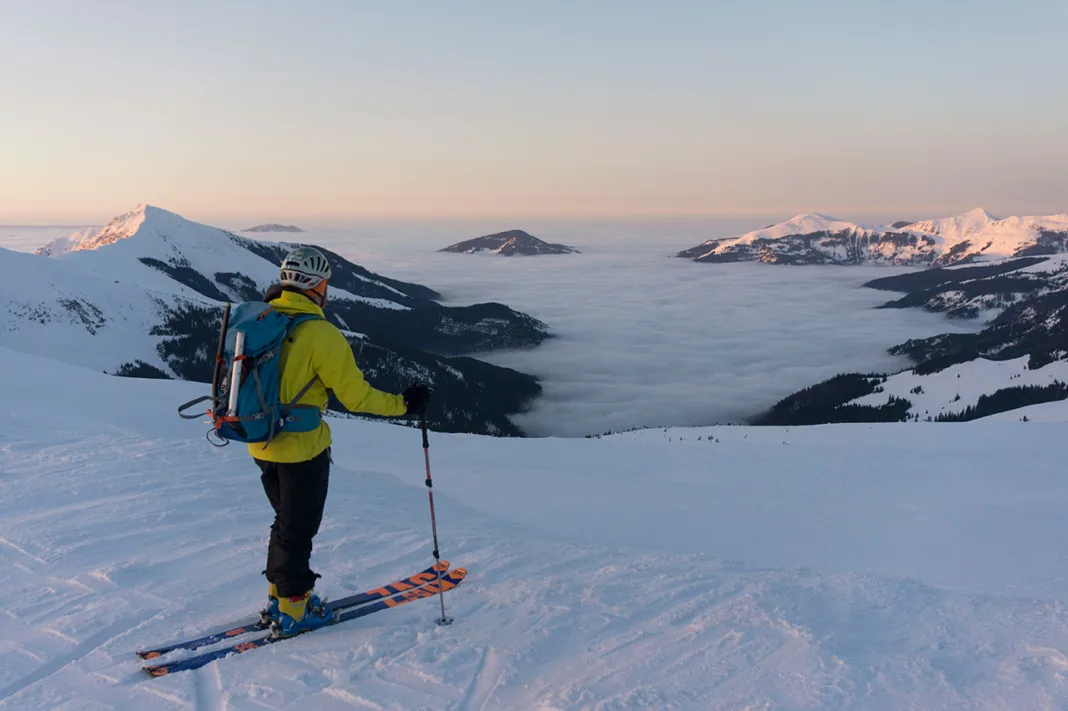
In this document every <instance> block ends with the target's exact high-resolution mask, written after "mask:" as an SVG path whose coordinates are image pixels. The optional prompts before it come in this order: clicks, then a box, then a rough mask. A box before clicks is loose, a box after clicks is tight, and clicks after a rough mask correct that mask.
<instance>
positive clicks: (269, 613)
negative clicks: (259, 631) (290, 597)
mask: <svg viewBox="0 0 1068 711" xmlns="http://www.w3.org/2000/svg"><path fill="white" fill-rule="evenodd" d="M281 614H282V613H280V612H279V611H278V586H277V585H275V584H274V583H267V608H266V609H263V610H260V627H270V626H271V623H272V622H274V621H275V620H278V619H279V618H280V617H281Z"/></svg>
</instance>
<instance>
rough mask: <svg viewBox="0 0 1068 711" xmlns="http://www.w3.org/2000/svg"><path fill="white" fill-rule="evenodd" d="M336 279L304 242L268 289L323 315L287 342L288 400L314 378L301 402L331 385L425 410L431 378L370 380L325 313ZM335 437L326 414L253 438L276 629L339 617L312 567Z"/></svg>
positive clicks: (365, 408) (275, 297) (352, 397)
mask: <svg viewBox="0 0 1068 711" xmlns="http://www.w3.org/2000/svg"><path fill="white" fill-rule="evenodd" d="M329 280H330V264H329V263H328V262H327V259H326V257H325V256H323V254H322V252H320V251H319V250H317V249H313V248H311V247H300V248H298V249H295V250H293V251H292V252H290V253H289V254H288V255H287V256H286V258H285V260H284V261H283V262H282V270H281V279H280V283H279V284H275V285H273V286H271V288H269V289H268V290H267V293H266V294H265V295H264V301H266V302H268V303H270V304H271V306H273V307H274V308H275V309H277V310H278V311H280V312H282V313H284V314H286V315H289V316H292V315H295V314H309V313H310V314H314V315H316V316H319V318H318V319H313V320H309V321H307V322H305V323H302V324H300V325H298V326H297V327H296V328H295V329H294V330H293V332H292V334H291V335H290V336H289V338H287V340H286V342H285V343H283V345H282V350H281V355H280V359H279V367H280V372H281V376H280V384H279V387H280V390H281V392H280V395H281V400H282V401H283V402H288V401H289V400H291V399H292V398H294V397H296V396H297V395H298V394H299V393H300V391H301V389H302V388H303V387H304V386H305V385H307V384H308V383H309V382H311V381H314V382H313V383H312V384H311V386H310V387H309V388H308V389H307V392H305V393H304V395H303V396H302V397H301V398H300V400H299V402H300V403H302V404H313V405H317V406H319V408H320V409H325V408H326V405H327V390H333V392H334V395H335V396H336V397H337V399H338V400H340V401H341V403H342V404H343V405H344V406H345V407H346V408H348V409H349V410H350V411H352V412H366V413H370V414H375V415H386V416H401V415H410V414H414V413H420V412H424V411H425V409H426V405H427V402H428V401H429V399H430V389H429V388H428V387H427V386H426V385H423V384H417V385H413V386H411V387H409V388H408V389H407V390H405V391H404V393H403V394H402V395H393V394H390V393H386V392H383V391H381V390H376V389H375V388H373V387H371V386H370V385H369V384H368V383H367V381H366V380H364V377H363V373H361V372H360V369H359V368H358V367H357V366H356V360H355V358H354V357H353V355H352V349H351V348H350V347H349V344H348V341H346V340H345V337H344V336H343V335H342V334H341V331H339V330H338V329H337V327H336V326H334V325H333V324H331V323H330V322H329V321H326V320H325V319H323V318H322V316H323V310H322V309H323V306H324V305H325V304H326V300H327V283H328V282H329ZM330 442H331V440H330V428H329V427H328V426H327V424H326V422H325V421H323V422H322V423H321V424H320V426H319V428H318V429H315V430H312V431H311V432H299V433H298V432H283V433H281V434H279V435H277V436H276V437H275V438H274V439H273V440H272V441H271V442H270V443H269V444H267V445H266V447H265V446H263V445H261V444H249V445H248V448H249V454H251V455H252V457H253V459H255V461H256V464H257V465H258V466H259V468H260V471H261V472H262V474H261V477H260V480H261V481H262V483H263V490H264V491H265V492H266V494H267V499H268V500H269V501H270V503H271V507H272V508H273V509H274V514H275V516H274V523H272V524H271V540H270V545H269V547H268V549H267V568H266V570H265V571H264V572H265V574H266V575H267V581H268V583H269V586H268V594H267V599H268V604H267V609H266V610H265V611H264V612H263V616H264V617H269V618H270V620H271V629H272V632H273V633H274V634H275V635H280V636H283V637H288V636H292V635H295V634H299V633H301V632H306V631H308V630H312V629H316V628H318V627H322V626H324V625H328V624H330V623H331V622H333V621H334V618H335V613H334V612H333V611H332V610H331V609H330V608H329V607H327V606H326V605H324V604H323V602H322V600H321V599H320V598H319V597H318V596H317V595H316V594H315V593H314V591H313V589H314V587H315V579H316V578H318V577H321V576H319V575H318V574H316V573H314V572H312V570H311V568H310V567H309V561H310V558H311V551H312V538H314V537H315V534H316V533H318V532H319V524H320V523H321V521H322V518H323V507H324V505H325V503H326V492H327V481H328V479H329V473H330V464H331V459H330ZM264 621H266V620H264Z"/></svg>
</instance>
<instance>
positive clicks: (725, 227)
mask: <svg viewBox="0 0 1068 711" xmlns="http://www.w3.org/2000/svg"><path fill="white" fill-rule="evenodd" d="M763 224H764V223H763V222H760V221H756V222H754V221H752V220H731V221H724V220H721V221H717V222H699V221H666V222H648V221H646V222H635V223H629V224H628V223H603V222H600V223H599V222H575V223H570V224H569V223H544V224H531V223H529V222H528V223H522V224H518V225H516V224H512V223H500V222H498V223H491V222H483V223H477V224H476V223H464V224H461V223H435V224H429V223H427V224H419V225H402V224H381V225H376V226H362V227H356V228H353V229H351V230H340V231H330V232H322V233H318V232H316V233H310V234H308V235H301V237H302V238H304V239H307V241H313V239H318V240H319V241H321V242H322V243H323V244H325V245H326V246H329V247H330V248H332V249H335V250H336V251H339V252H340V253H343V254H345V256H347V257H349V258H351V259H353V260H354V261H356V262H358V263H360V264H363V265H364V266H366V267H367V268H369V269H371V270H373V271H376V272H379V273H381V274H384V275H387V276H391V277H395V278H398V279H404V280H407V281H414V282H418V283H420V284H425V285H427V286H430V287H432V288H434V289H437V290H438V291H440V292H441V293H442V294H443V295H444V297H445V299H446V303H450V304H469V303H474V302H479V301H499V302H502V303H505V304H507V305H509V306H511V307H513V308H516V309H518V310H520V311H523V312H526V313H529V314H531V315H533V316H535V317H537V318H539V319H541V320H543V321H545V322H546V323H547V324H548V325H549V327H550V328H551V329H552V331H553V333H554V334H555V335H556V338H553V339H551V340H549V341H547V342H546V343H545V344H544V345H542V346H540V347H538V348H535V349H531V350H523V351H508V352H497V353H491V354H485V355H482V356H480V357H482V358H484V359H485V360H487V361H490V362H492V363H496V364H499V365H504V366H508V367H512V368H516V369H517V370H521V371H523V372H527V373H532V374H534V375H537V376H538V377H539V378H541V380H542V384H543V386H544V394H543V396H542V397H541V398H540V399H539V400H538V401H537V403H536V404H535V405H534V407H533V408H532V409H531V411H530V412H527V413H524V414H522V415H519V416H517V417H516V418H515V419H516V422H517V423H518V424H519V425H520V426H521V427H523V428H524V429H525V430H526V431H527V432H528V433H530V434H532V435H541V436H545V435H559V436H581V435H586V434H596V433H602V432H607V431H619V430H623V429H629V428H634V427H645V426H669V425H705V424H712V423H729V422H740V421H742V420H744V419H745V418H749V417H752V416H753V415H755V414H757V413H759V412H761V411H763V410H764V409H766V408H768V407H770V406H771V405H772V404H774V403H775V402H776V401H778V400H779V399H780V398H782V397H784V396H786V395H789V394H790V393H792V392H794V391H796V390H798V389H800V388H803V387H806V386H808V385H812V384H814V383H816V382H819V381H821V380H824V379H826V378H828V377H831V376H833V375H835V374H837V373H840V372H851V371H895V370H900V369H902V368H904V367H907V365H908V361H907V360H906V359H904V358H897V357H892V356H890V355H889V354H888V353H887V352H886V349H887V348H888V347H889V346H892V345H895V344H897V343H900V342H903V341H905V340H907V339H909V338H916V337H922V336H929V335H934V334H936V333H943V332H947V331H964V330H972V329H975V328H977V327H978V324H976V323H962V322H960V321H949V320H947V319H945V318H944V317H943V316H941V315H937V314H929V313H924V312H922V311H917V310H911V309H910V310H898V309H883V310H875V309H874V308H873V307H875V306H877V305H879V304H882V303H885V302H886V301H888V300H890V299H891V298H893V296H894V295H893V294H889V293H886V292H878V291H874V290H872V289H865V288H862V284H864V283H865V282H866V281H868V280H870V279H873V278H875V277H878V276H886V275H889V274H893V273H900V272H903V271H907V270H905V269H896V268H885V267H786V266H775V265H762V264H726V265H713V264H697V263H694V262H691V261H689V260H684V259H676V258H672V257H671V256H670V255H672V254H674V253H675V252H677V251H679V250H681V249H684V248H687V247H691V246H693V245H695V244H697V243H699V242H701V241H703V240H705V239H709V238H713V237H721V236H728V235H731V234H736V233H738V232H741V231H744V230H746V229H753V228H754V227H761V226H763ZM511 227H520V228H524V229H527V230H528V231H529V232H531V233H532V234H534V235H535V236H538V237H540V238H542V239H546V240H549V241H553V242H563V243H565V244H569V245H571V246H574V247H577V248H578V249H580V250H581V251H582V254H579V255H550V256H539V257H510V258H506V257H497V256H490V255H459V254H442V253H438V252H437V251H436V250H437V249H439V248H441V247H445V246H447V245H449V244H452V243H454V242H458V241H460V240H462V239H467V238H470V237H474V236H479V235H481V234H486V233H489V232H494V231H500V230H503V229H508V228H511Z"/></svg>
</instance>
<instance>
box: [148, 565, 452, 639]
mask: <svg viewBox="0 0 1068 711" xmlns="http://www.w3.org/2000/svg"><path fill="white" fill-rule="evenodd" d="M448 569H449V561H447V560H443V561H441V562H440V563H437V564H435V565H432V566H430V567H429V568H427V569H426V570H424V571H423V572H421V573H416V574H415V575H413V576H411V577H409V578H404V579H403V580H398V581H396V582H394V583H390V584H389V585H383V586H382V587H380V588H375V589H374V590H368V591H366V592H362V593H358V594H356V595H349V596H348V597H343V598H340V599H338V600H328V601H327V603H326V604H327V607H329V608H330V609H332V610H342V609H345V608H347V607H354V606H356V605H364V604H366V603H369V602H374V601H375V600H380V599H382V598H384V597H389V596H391V595H396V594H397V593H399V592H405V591H407V590H411V589H412V588H417V587H419V586H421V585H426V584H427V583H429V582H433V581H436V580H437V573H438V571H439V570H440V571H441V574H442V575H444V574H445V573H446V571H448ZM265 629H267V626H266V625H263V624H261V623H260V618H259V617H250V618H248V619H246V620H242V621H239V622H235V623H232V624H230V625H229V626H228V628H227V629H225V630H222V631H220V632H214V633H212V634H207V635H204V636H203V637H198V638H196V639H190V640H186V641H184V642H175V643H174V644H168V645H165V646H163V647H156V648H155V649H142V650H140V651H138V652H137V656H138V657H140V658H141V659H156V658H158V657H161V656H163V655H164V654H167V653H169V652H174V651H176V650H179V649H198V648H200V647H206V646H208V645H209V644H217V643H218V642H224V641H226V640H228V639H231V638H233V637H239V636H241V635H244V634H248V633H250V632H262V631H263V630H265Z"/></svg>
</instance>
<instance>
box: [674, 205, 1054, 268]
mask: <svg viewBox="0 0 1068 711" xmlns="http://www.w3.org/2000/svg"><path fill="white" fill-rule="evenodd" d="M1064 251H1068V214H1058V215H1045V216H1030V217H1009V218H1006V219H998V218H996V217H993V216H992V215H990V214H989V213H988V212H986V211H985V210H983V209H982V208H976V209H974V210H971V211H969V212H966V213H963V214H961V215H955V216H953V217H946V218H941V219H935V220H921V221H919V222H908V221H900V222H895V223H893V224H892V225H889V226H883V227H864V226H861V225H858V224H856V223H852V222H846V221H843V220H837V219H835V218H833V217H827V216H826V215H818V214H806V215H798V216H796V217H794V218H792V219H790V220H787V221H786V222H782V223H779V224H776V225H769V226H768V227H765V228H763V229H759V230H754V231H753V232H747V233H745V234H743V235H739V236H736V237H727V238H723V239H713V240H708V241H707V242H704V243H702V244H700V245H697V246H696V247H692V248H691V249H687V250H684V251H682V252H679V253H678V254H677V255H676V256H678V257H684V258H688V259H693V260H695V261H698V262H753V261H759V262H766V263H772V264H888V265H899V266H901V265H905V266H948V265H952V264H965V263H971V262H981V261H991V260H997V259H1002V258H1006V257H1021V256H1029V255H1037V254H1055V253H1059V252H1064Z"/></svg>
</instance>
